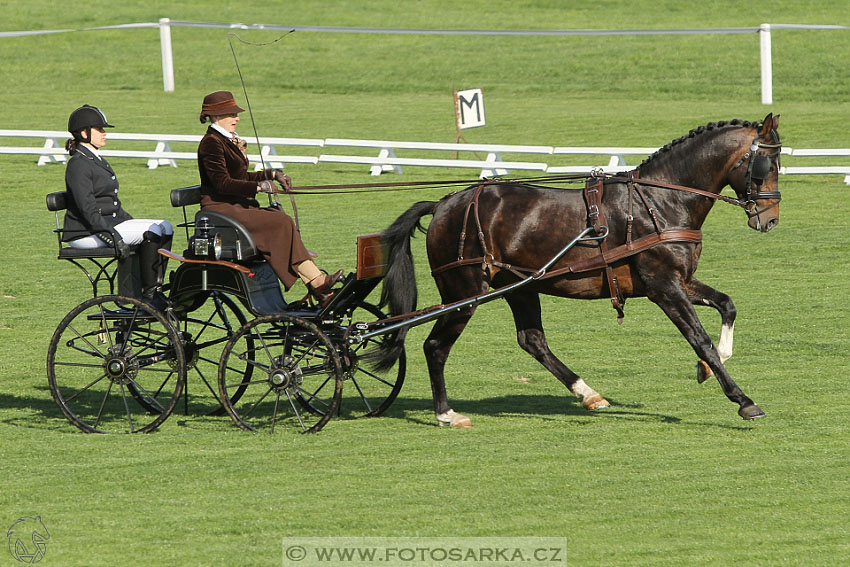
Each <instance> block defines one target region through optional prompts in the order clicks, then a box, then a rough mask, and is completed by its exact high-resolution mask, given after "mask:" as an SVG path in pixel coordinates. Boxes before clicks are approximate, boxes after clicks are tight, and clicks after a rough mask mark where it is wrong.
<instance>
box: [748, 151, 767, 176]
mask: <svg viewBox="0 0 850 567" xmlns="http://www.w3.org/2000/svg"><path fill="white" fill-rule="evenodd" d="M768 173H770V159H769V158H768V157H767V156H759V155H757V156H755V158H754V159H753V171H752V174H751V175H752V178H753V179H765V178H766V177H767V174H768Z"/></svg>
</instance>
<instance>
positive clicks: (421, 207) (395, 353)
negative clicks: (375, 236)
mask: <svg viewBox="0 0 850 567" xmlns="http://www.w3.org/2000/svg"><path fill="white" fill-rule="evenodd" d="M436 207H437V202H436V201H420V202H418V203H416V204H414V205H413V206H412V207H410V208H409V209H408V210H407V211H405V212H404V213H402V215H401V216H400V217H398V218H397V219H396V220H395V222H393V223H392V224H391V225H390V226H389V228H387V230H386V231H384V236H383V241H384V244H385V245H386V247H387V272H386V274H385V275H384V285H383V288H382V289H381V302H380V305H381V307H383V306H388V307H389V312H390V315H392V316H396V315H402V314H404V313H409V312H411V311H413V310H415V309H416V299H417V292H416V273H415V270H414V266H413V254H412V253H411V251H410V240H411V239H412V238H413V237H414V236H415V231H417V230H418V231H419V232H423V233H424V232H425V228H423V226H422V217H424V216H425V215H433V214H434V210H435V209H436ZM407 331H408V329H407V328H402V329H399V330H397V331H393V332H392V333H388V334H387V335H385V336H384V337H383V340H382V341H381V343H380V347H379V348H378V349H377V352H374V353H373V354H372V355H371V356H369V358H370V359H371V360H370V362H372V364H373V365H374V367H375V369H376V370H389V369H390V368H391V367H392V366H393V364H395V362H396V361H397V360H398V358H399V356H401V353H402V352H403V351H404V339H405V337H406V336H407Z"/></svg>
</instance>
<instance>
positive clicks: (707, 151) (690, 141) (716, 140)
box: [640, 127, 754, 193]
mask: <svg viewBox="0 0 850 567" xmlns="http://www.w3.org/2000/svg"><path fill="white" fill-rule="evenodd" d="M753 135H754V133H753V129H752V128H744V127H727V128H718V129H716V130H710V131H707V132H703V133H701V134H699V135H696V136H694V137H692V138H684V139H683V140H682V141H680V142H679V143H676V142H674V143H673V144H671V146H670V149H669V150H668V151H666V152H660V153H658V154H656V155H655V156H653V157H652V158H651V159H649V160H647V161H646V162H644V164H642V165H641V166H640V176H641V177H642V178H643V179H651V180H653V181H661V182H662V183H670V184H673V185H684V186H685V187H694V188H696V189H702V190H703V191H709V192H711V193H720V191H721V190H722V189H723V188H724V187H725V186H726V185H728V177H729V173H730V172H731V171H732V168H733V167H734V166H735V164H736V163H737V162H738V160H740V159H741V157H742V156H743V155H744V154H745V153H746V152H747V151H748V150H749V147H750V144H751V142H752V140H753Z"/></svg>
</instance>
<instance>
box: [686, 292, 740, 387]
mask: <svg viewBox="0 0 850 567" xmlns="http://www.w3.org/2000/svg"><path fill="white" fill-rule="evenodd" d="M685 293H686V294H687V295H688V299H689V300H690V302H691V303H692V304H693V305H708V306H709V307H713V308H714V309H716V310H717V311H718V313H720V340H719V341H718V342H717V355H718V356H719V357H720V362H722V363H725V362H726V361H727V360H729V359H730V358H731V357H732V342H733V336H734V334H735V316H736V315H737V311H736V310H735V303H734V302H733V301H732V298H731V297H729V296H728V295H726V294H725V293H722V292H719V291H717V290H716V289H714V288H713V287H710V286H707V285H705V284H704V283H702V282H701V281H699V280H696V279H692V280H691V281H690V282H688V284H687V285H686V286H685ZM712 374H713V373H712V371H711V367H710V366H709V365H708V363H707V362H706V361H704V360H700V361H699V362H697V382H699V383H700V384H702V383H703V382H705V381H706V380H707V379H708V378H710V377H711V376H712Z"/></svg>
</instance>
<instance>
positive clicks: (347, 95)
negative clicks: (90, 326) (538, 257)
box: [0, 0, 850, 566]
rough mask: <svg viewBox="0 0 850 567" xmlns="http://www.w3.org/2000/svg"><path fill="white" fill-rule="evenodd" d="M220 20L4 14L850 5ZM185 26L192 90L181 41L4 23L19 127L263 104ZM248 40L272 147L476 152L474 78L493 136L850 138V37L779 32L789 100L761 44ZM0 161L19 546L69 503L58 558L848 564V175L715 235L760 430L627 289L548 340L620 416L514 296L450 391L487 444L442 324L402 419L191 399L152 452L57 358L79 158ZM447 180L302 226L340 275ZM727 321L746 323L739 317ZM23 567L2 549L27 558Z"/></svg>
mask: <svg viewBox="0 0 850 567" xmlns="http://www.w3.org/2000/svg"><path fill="white" fill-rule="evenodd" d="M222 4H223V5H222V6H216V7H215V9H214V10H211V9H210V7H211V4H210V3H208V2H200V1H195V2H179V3H172V2H164V1H160V0H154V1H152V2H147V3H145V4H144V5H139V4H138V3H134V2H130V1H128V0H117V1H112V2H104V1H102V0H94V1H92V2H87V3H84V4H80V3H73V4H63V5H58V6H57V5H56V3H55V2H48V1H46V0H29V1H27V2H5V3H3V16H4V17H3V22H2V24H0V32H4V31H13V30H32V29H65V28H73V29H79V28H84V27H93V26H103V25H113V24H124V23H132V22H150V21H156V20H158V19H159V18H161V17H170V18H171V19H173V20H187V21H215V22H226V23H230V22H243V23H255V22H263V23H274V24H285V25H321V26H370V27H405V28H474V29H648V28H703V27H711V28H716V27H741V26H758V25H759V24H761V23H763V22H771V23H807V24H843V25H848V24H850V19H848V17H847V13H846V3H845V2H839V1H829V2H813V1H804V2H799V1H797V2H790V1H786V0H780V1H778V2H774V3H771V4H763V5H762V4H756V3H751V4H743V5H742V4H740V3H734V2H729V1H726V0H723V1H714V2H704V3H693V4H684V3H680V2H673V1H662V2H650V1H649V0H638V1H635V2H630V3H628V4H625V3H619V2H587V1H581V2H571V3H566V2H554V1H549V2H543V1H541V2H515V1H511V2H508V1H502V0H499V1H487V2H484V1H480V0H471V1H469V2H465V3H450V2H441V1H436V0H432V1H424V2H398V1H390V0H386V1H375V2H361V3H356V4H355V3H350V2H306V1H292V2H282V3H279V5H277V6H270V5H269V4H268V3H261V2H253V1H249V2H241V3H238V4H236V3H232V4H231V3H222ZM239 34H240V36H242V37H243V38H244V39H246V40H249V41H253V42H266V41H271V40H274V39H276V38H277V37H278V36H279V35H280V34H279V33H278V32H268V31H267V32H258V31H241V32H239ZM172 37H173V42H174V59H175V67H176V68H175V76H176V91H175V92H173V93H165V92H163V91H162V76H161V67H160V53H159V37H158V33H157V31H156V30H153V29H138V30H137V29H128V30H108V31H86V32H77V33H65V34H55V35H40V36H30V37H14V38H4V37H0V61H2V69H3V83H4V99H5V102H6V104H5V112H4V115H5V120H4V126H3V127H4V128H18V129H63V128H64V127H65V124H66V123H67V117H68V114H69V113H70V112H71V111H72V110H73V109H74V108H76V107H77V106H79V105H80V104H83V103H88V104H94V105H97V106H100V107H101V108H103V109H104V111H105V112H106V114H107V116H108V117H109V120H110V122H111V123H113V124H115V125H116V126H117V128H116V131H124V132H168V133H184V134H200V133H202V132H203V131H204V127H203V126H201V125H200V123H199V122H198V120H197V114H198V111H199V108H200V102H201V99H202V98H203V96H204V95H205V94H207V93H209V92H212V91H214V90H220V89H227V90H231V91H233V92H234V93H235V94H236V95H237V99H239V100H240V101H242V100H243V98H244V97H243V96H242V92H241V86H240V83H239V77H238V75H237V73H236V69H235V65H234V63H233V58H232V55H231V52H230V47H229V45H228V42H227V36H226V31H225V30H222V29H215V30H214V29H202V28H174V29H173V30H172ZM236 51H237V54H238V56H239V58H240V59H239V62H240V66H241V68H242V71H243V73H244V76H245V80H246V86H247V88H248V92H249V95H250V97H251V103H252V105H253V108H254V117H255V120H256V124H257V128H258V130H259V133H260V135H261V136H293V137H314V138H329V137H354V138H375V139H395V140H417V141H441V142H451V141H454V136H455V129H454V123H453V110H452V99H451V91H452V87H453V86H456V87H458V88H472V87H482V88H483V89H484V91H485V96H486V100H487V113H488V115H487V119H488V125H487V126H486V127H485V128H482V129H477V130H471V131H467V132H466V133H465V136H466V138H467V139H468V140H469V141H470V142H480V143H502V144H549V145H636V146H652V145H659V146H660V145H663V144H664V143H666V142H668V141H670V140H671V139H673V138H676V137H679V136H681V135H683V134H685V133H687V132H688V130H689V129H691V128H694V127H696V126H699V125H702V124H705V123H707V122H710V121H717V120H728V119H731V118H743V119H749V120H758V119H761V118H762V117H764V116H765V114H767V113H768V112H774V113H780V114H781V115H782V120H781V127H780V131H781V134H782V141H783V143H784V144H785V145H786V146H789V147H848V145H850V136H848V134H847V124H848V120H850V94H848V93H850V75H848V74H847V54H848V53H850V31H847V30H843V31H817V32H815V31H794V30H777V31H775V32H774V34H773V56H774V81H775V82H774V101H775V102H774V104H773V105H772V106H770V107H765V106H763V105H761V104H760V94H759V66H758V65H759V52H758V37H757V35H756V34H748V35H728V36H726V35H716V36H715V35H695V36H690V35H688V36H616V37H607V38H602V37H569V38H563V37H560V38H559V37H510V38H494V37H486V36H485V37H474V36H459V37H453V36H452V37H449V36H433V37H432V36H415V35H413V36H390V35H386V36H384V35H368V34H367V35H363V34H338V35H335V34H319V33H300V32H299V33H295V34H292V35H290V36H288V37H287V38H285V39H284V40H282V41H281V42H279V43H277V44H275V45H273V46H268V47H250V46H245V45H242V44H236ZM243 118H244V120H245V121H244V122H243V126H244V127H243V128H240V132H241V133H242V135H243V136H246V135H247V134H249V133H250V125H249V120H248V119H247V115H243ZM4 143H5V142H4ZM32 143H33V145H35V144H36V143H38V142H37V141H32ZM122 147H126V146H122ZM147 149H150V148H147ZM175 149H183V148H175ZM187 150H188V148H187ZM606 159H607V158H606ZM783 159H785V158H783ZM580 161H585V160H580ZM638 161H639V160H636V162H635V163H637V162H638ZM111 163H112V165H113V167H114V168H115V169H116V171H117V173H118V176H119V179H120V181H121V187H122V198H123V201H124V203H125V206H126V208H127V209H128V210H129V211H130V212H131V213H132V214H134V215H135V216H145V217H162V218H168V219H170V220H172V221H174V222H180V221H182V217H181V216H180V213H179V211H177V210H173V209H172V208H171V207H170V205H169V203H168V192H169V191H170V190H171V189H172V188H175V187H181V186H186V185H192V184H195V183H197V171H196V169H195V166H194V163H192V162H182V163H181V164H180V167H179V168H177V169H172V168H159V169H157V170H155V171H150V170H148V169H147V168H146V167H145V163H144V160H133V159H113V160H112V161H111ZM791 163H792V161H791V160H790V159H789V160H787V161H784V162H783V164H791ZM794 163H798V164H800V165H803V163H800V162H794ZM811 163H812V164H817V163H820V162H818V161H816V160H815V161H812V162H811ZM0 172H2V174H0V196H2V199H3V202H4V206H3V207H2V208H0V227H2V228H0V234H2V236H3V246H2V247H0V473H2V478H3V484H2V489H0V530H3V529H5V528H8V527H9V526H11V525H12V524H13V523H14V522H15V521H16V519H17V518H19V517H22V516H36V515H41V517H42V519H43V521H44V523H45V525H46V526H47V528H48V529H49V531H50V536H51V538H50V541H49V542H48V547H47V553H46V555H45V557H44V559H43V561H42V562H41V564H42V565H62V566H78V565H79V566H83V565H85V566H89V565H127V566H132V565H139V566H154V565H157V566H159V565H163V566H164V565H181V566H183V565H186V566H188V565H199V566H201V565H203V566H208V565H223V564H233V565H235V564H239V565H245V566H253V565H257V566H260V565H262V566H266V565H281V562H282V561H283V558H282V551H281V549H282V542H283V541H284V540H285V539H286V538H293V537H325V536H352V537H359V536H373V537H379V536H380V537H390V536H397V537H471V536H498V537H519V536H555V537H565V538H566V539H567V558H568V564H569V565H571V566H580V565H582V566H583V565H586V566H596V565H603V564H604V565H628V566H632V565H653V566H654V565H671V566H673V565H675V566H682V565H717V566H726V565H732V564H739V563H747V564H754V565H765V566H768V565H770V566H773V565H795V566H796V565H842V564H845V563H846V562H847V558H848V556H850V527H848V526H850V523H848V515H850V496H848V494H850V481H848V478H850V475H848V465H847V463H848V460H850V443H848V440H847V421H846V420H847V415H849V414H850V390H849V389H848V386H847V375H848V357H847V352H848V350H850V333H848V332H847V321H848V320H850V306H848V302H847V295H848V291H850V286H848V283H847V282H848V279H849V278H850V263H848V260H847V257H848V253H850V243H849V242H848V236H847V235H848V227H849V226H850V221H848V218H850V216H848V215H850V188H848V187H847V186H846V185H844V184H843V183H842V180H841V177H840V176H832V177H783V178H781V179H780V188H781V190H782V194H783V202H782V207H781V208H782V215H781V222H780V224H779V226H778V227H777V228H776V229H775V230H773V231H772V232H771V233H769V234H759V233H756V232H755V231H752V230H750V229H748V228H747V226H746V222H745V217H744V215H743V214H742V213H741V212H740V211H739V210H737V209H735V208H733V207H726V206H724V205H722V204H719V205H717V206H716V207H715V209H714V210H713V211H712V214H711V215H710V216H709V218H708V221H707V223H706V225H705V226H704V227H703V230H704V233H705V241H704V251H703V254H702V258H701V262H700V270H699V273H698V275H699V278H700V279H701V280H702V281H704V282H706V283H708V284H709V285H712V286H714V287H716V288H717V289H719V290H721V291H724V292H726V293H728V294H730V295H731V296H732V298H733V299H734V300H735V302H736V305H737V307H738V313H739V315H738V321H737V325H736V335H735V338H736V344H735V346H736V348H735V355H734V357H733V358H732V359H731V360H729V362H728V363H727V367H728V368H729V370H730V372H731V374H732V376H733V377H734V378H735V380H736V381H737V382H738V384H739V385H740V386H741V387H742V388H743V389H744V391H745V392H746V393H747V394H748V395H749V396H750V397H752V398H753V399H754V400H755V401H756V402H757V403H758V404H759V405H760V406H761V407H762V408H763V409H764V410H765V411H766V412H767V414H768V417H767V418H766V419H763V420H759V421H756V422H744V421H742V420H741V419H740V418H738V416H737V415H736V410H737V408H736V407H735V405H734V404H732V403H730V402H729V401H728V400H726V398H725V397H724V396H723V395H722V393H721V391H720V388H719V387H718V385H717V383H716V382H715V381H710V382H707V383H705V384H702V385H698V384H697V383H696V380H695V371H694V365H695V363H696V357H695V355H694V353H693V351H692V350H691V349H690V347H689V346H688V345H687V343H686V342H685V340H684V339H683V338H682V337H681V336H680V335H679V333H678V332H677V331H676V329H675V328H674V327H673V325H672V324H671V323H670V322H669V321H668V320H667V319H666V318H665V316H664V315H663V313H662V312H661V311H660V310H659V309H658V308H657V307H655V306H654V305H652V304H650V303H649V302H648V301H646V300H630V301H629V302H628V304H627V306H626V312H627V316H626V319H625V322H624V324H623V325H622V326H618V325H617V324H616V317H615V314H614V312H613V310H612V309H611V308H610V304H608V302H607V301H598V302H581V301H570V300H559V299H555V298H549V297H546V298H543V304H544V323H545V325H546V329H547V331H548V337H549V343H550V345H552V348H553V350H554V351H555V352H556V353H557V354H559V355H561V356H562V358H563V359H564V361H565V362H566V363H567V364H568V365H570V366H571V368H573V369H574V370H575V371H576V372H577V373H579V374H580V375H581V376H582V377H583V378H584V379H585V380H586V381H587V382H588V383H589V384H590V385H591V386H593V387H594V388H595V389H597V390H598V391H599V392H600V393H601V394H603V395H604V396H605V397H606V398H608V399H609V400H611V401H612V402H613V405H612V407H611V408H609V409H606V410H604V411H601V412H598V413H594V414H588V413H586V412H585V411H584V410H583V409H582V408H581V405H580V403H578V402H577V401H576V400H575V399H574V398H573V397H572V396H571V395H570V394H569V392H567V391H566V389H564V388H563V386H562V385H561V384H560V383H559V382H558V381H557V380H556V379H555V378H554V377H552V376H551V375H549V374H548V373H547V372H546V371H545V370H544V369H543V368H542V367H541V366H539V365H537V364H536V363H535V362H534V361H533V360H531V359H530V357H528V356H527V355H525V354H524V353H523V352H522V351H521V350H520V349H519V347H518V346H517V345H516V341H515V334H514V330H513V325H512V323H511V319H510V314H509V310H508V308H507V306H506V305H505V304H504V303H503V302H494V303H491V304H487V305H485V306H482V307H481V308H480V309H479V310H478V312H477V314H476V316H475V317H474V318H473V319H472V322H471V324H470V325H469V327H468V328H467V330H466V332H465V333H464V335H463V336H462V338H461V340H460V342H459V344H458V345H457V346H456V348H455V349H454V350H453V352H452V357H451V358H450V361H449V364H448V367H447V386H448V391H449V396H450V399H451V400H452V402H453V406H454V408H455V409H456V410H457V411H460V412H462V413H464V414H466V415H468V416H470V417H471V418H472V420H473V422H474V424H475V427H473V428H472V429H469V430H462V431H451V430H446V429H439V428H437V427H435V426H434V420H433V415H432V411H431V407H432V406H431V394H430V387H429V384H428V375H427V371H426V367H425V360H424V356H423V354H422V350H421V344H422V341H423V340H424V337H425V336H426V334H427V332H428V329H429V328H430V325H425V326H423V327H418V328H416V329H414V330H413V331H412V332H411V333H410V335H409V339H408V343H407V346H408V372H407V379H406V382H405V386H404V388H403V390H402V392H401V395H400V396H399V399H398V400H397V401H396V402H395V404H394V405H393V406H392V407H391V408H390V409H389V411H388V412H387V414H386V415H385V416H384V417H382V418H379V419H370V420H333V421H331V422H330V423H329V424H328V425H327V426H326V427H325V428H324V429H323V430H322V431H321V432H320V433H319V434H318V435H312V436H301V435H297V434H295V433H293V432H289V431H287V432H284V433H281V434H278V435H275V436H274V437H273V438H269V437H265V436H256V435H251V434H248V433H245V432H243V431H241V430H238V429H236V428H235V427H233V426H232V424H231V423H230V421H229V419H228V418H224V417H218V418H214V417H207V416H204V415H202V414H200V413H198V412H193V411H191V409H192V405H191V404H190V412H189V414H188V415H184V414H182V413H175V414H174V415H172V417H171V418H170V419H169V420H168V421H167V422H165V424H164V425H163V426H162V427H161V428H160V429H159V430H158V431H157V432H156V433H153V434H150V435H144V436H94V435H84V434H82V433H80V432H79V431H78V430H77V429H76V428H74V427H73V426H72V425H71V424H70V423H69V422H68V421H67V420H65V418H64V417H63V416H62V415H61V413H60V412H59V410H58V408H57V407H56V405H55V404H54V402H53V400H52V399H51V396H50V392H49V389H48V386H47V378H46V369H45V356H46V351H47V346H48V343H49V341H50V337H51V335H52V333H53V330H54V329H55V328H56V326H57V324H58V323H59V321H60V320H61V319H62V317H63V316H64V315H65V314H66V313H67V312H68V311H70V310H71V309H72V308H73V307H74V306H75V305H76V304H78V303H79V302H81V301H82V300H84V299H85V298H86V297H87V290H88V286H87V283H86V281H85V279H84V278H83V277H82V276H81V275H80V273H79V272H78V271H77V270H76V269H75V268H73V267H72V266H70V265H67V264H65V263H60V262H58V261H57V260H56V257H55V256H56V241H55V238H54V236H53V234H52V233H51V230H52V228H53V227H54V218H53V215H52V214H51V213H49V212H48V211H47V210H46V209H45V207H44V195H45V194H46V193H48V192H52V191H57V190H61V189H62V188H63V187H64V183H63V179H64V168H63V167H62V166H61V165H49V166H45V167H36V165H35V158H34V157H32V156H3V157H2V158H0ZM288 172H289V174H290V175H291V176H292V177H293V179H294V180H295V182H296V184H304V185H314V184H325V183H365V182H370V181H374V180H375V179H374V178H371V177H369V175H368V168H366V167H363V166H344V165H328V164H323V165H320V166H298V165H293V166H291V167H289V168H288ZM458 176H463V177H466V176H469V177H470V180H471V181H472V180H473V177H474V173H471V172H470V171H468V170H453V171H437V170H433V169H425V168H405V172H404V175H403V176H402V177H388V179H387V180H391V181H395V180H404V181H414V180H428V179H453V178H457V177H458ZM727 191H728V190H727ZM443 193H444V190H425V191H416V192H392V193H390V192H386V193H375V194H354V195H336V196H331V195H323V196H317V195H305V196H301V197H299V198H298V207H299V212H300V214H301V221H302V233H303V235H304V238H305V241H306V242H307V244H308V246H309V247H311V248H312V249H315V250H318V251H319V252H320V254H321V256H320V258H319V263H320V265H321V266H322V267H325V268H328V269H337V268H339V267H344V268H346V269H353V268H354V261H355V258H354V252H355V248H354V237H355V236H356V235H358V234H365V233H369V232H375V231H378V230H381V229H383V228H385V227H386V226H387V225H388V224H389V223H390V222H391V221H392V220H393V219H394V218H395V217H396V216H397V215H398V214H400V213H401V212H402V211H404V210H405V209H406V208H407V207H408V206H409V205H410V204H412V203H413V202H414V201H417V200H423V199H435V198H439V197H441V196H442V195H443ZM423 241H424V239H423V238H418V239H417V240H416V241H415V246H414V253H415V255H416V258H417V260H418V269H419V271H418V277H419V289H420V305H423V306H424V305H430V304H433V303H436V302H438V296H437V293H436V290H435V288H434V285H433V283H432V280H431V279H430V277H429V276H428V270H427V260H426V258H425V254H424V242H423ZM184 244H185V242H184V241H183V239H182V238H178V241H177V242H176V243H175V246H174V248H175V249H177V250H182V246H183V245H184ZM700 314H701V315H703V321H704V323H705V325H706V328H707V329H708V331H709V333H710V334H711V335H712V336H713V337H715V338H716V337H717V335H718V332H719V326H720V324H719V317H717V315H716V313H715V312H714V311H713V310H703V311H701V312H700ZM189 387H190V391H193V392H195V393H198V392H199V391H200V388H201V386H200V385H199V384H191V383H190V384H189ZM181 406H182V404H181ZM0 547H2V546H0ZM15 564H17V562H16V561H15V560H14V559H13V558H12V556H11V555H10V554H8V553H7V552H6V551H4V550H2V549H0V565H15ZM284 564H286V563H284Z"/></svg>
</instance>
